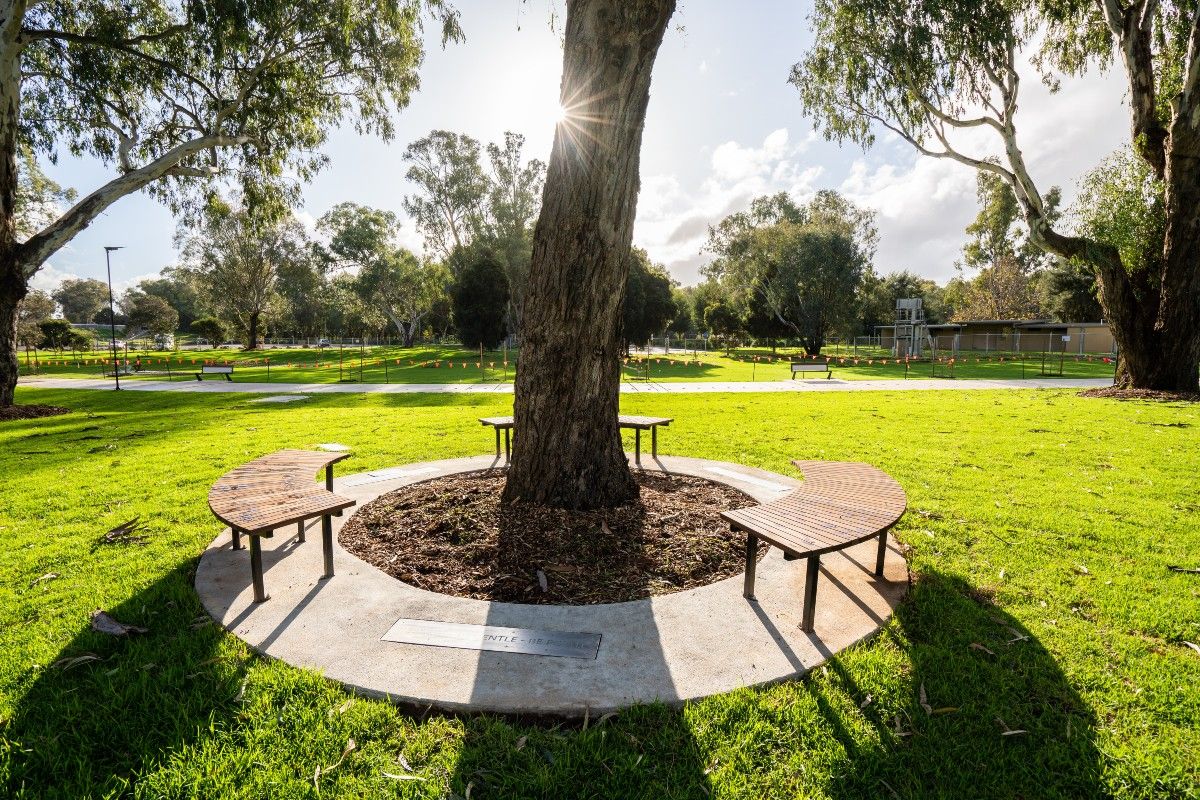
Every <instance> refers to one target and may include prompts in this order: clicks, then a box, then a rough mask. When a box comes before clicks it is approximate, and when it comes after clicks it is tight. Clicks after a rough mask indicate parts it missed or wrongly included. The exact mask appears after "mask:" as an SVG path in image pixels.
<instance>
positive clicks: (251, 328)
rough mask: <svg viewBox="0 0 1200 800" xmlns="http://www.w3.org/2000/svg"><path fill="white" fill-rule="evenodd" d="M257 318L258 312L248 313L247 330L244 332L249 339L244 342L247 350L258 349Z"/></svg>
mask: <svg viewBox="0 0 1200 800" xmlns="http://www.w3.org/2000/svg"><path fill="white" fill-rule="evenodd" d="M258 318H259V312H257V311H255V312H252V313H251V314H250V324H249V325H248V326H247V327H248V330H247V332H246V335H247V337H248V338H249V340H250V341H249V342H247V343H246V349H247V350H257V349H258Z"/></svg>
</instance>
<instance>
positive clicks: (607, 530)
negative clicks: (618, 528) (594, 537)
mask: <svg viewBox="0 0 1200 800" xmlns="http://www.w3.org/2000/svg"><path fill="white" fill-rule="evenodd" d="M600 532H601V533H603V534H604V535H605V536H612V529H611V528H609V527H608V523H607V522H605V521H604V520H600Z"/></svg>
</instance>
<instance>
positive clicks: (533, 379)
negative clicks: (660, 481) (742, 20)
mask: <svg viewBox="0 0 1200 800" xmlns="http://www.w3.org/2000/svg"><path fill="white" fill-rule="evenodd" d="M674 10H675V1H674V0H569V2H568V4H567V23H566V35H565V39H564V45H563V77H562V86H561V92H560V99H561V102H562V105H563V107H564V108H565V109H566V110H567V119H566V120H565V121H564V122H562V123H560V124H559V126H558V129H557V130H556V132H555V136H554V149H553V151H552V152H551V155H550V164H549V168H548V170H547V174H546V187H545V191H544V193H543V197H542V211H541V215H540V216H539V218H538V222H537V227H536V229H535V230H534V239H533V260H532V263H531V265H530V273H529V285H528V290H527V292H526V295H525V307H524V309H523V319H522V330H521V337H522V342H521V368H520V370H519V371H518V372H517V379H516V401H515V408H514V413H515V417H516V427H515V440H514V443H513V456H512V465H511V467H510V469H509V474H508V481H507V484H506V485H505V488H504V499H505V501H507V502H514V501H524V502H532V503H539V504H543V505H548V506H555V507H559V508H571V509H585V508H606V507H612V506H617V505H621V504H623V503H626V502H628V501H630V500H632V499H633V498H634V497H636V495H637V484H636V483H635V482H634V480H633V476H632V475H631V474H630V472H629V464H628V461H627V460H626V457H625V454H624V452H623V450H622V447H621V435H620V429H619V428H618V426H617V414H618V409H619V400H620V394H619V390H620V380H621V361H620V354H621V316H622V303H623V299H624V295H625V283H626V280H627V279H628V277H629V255H630V243H631V239H632V235H633V220H634V216H635V213H636V206H637V193H638V164H639V159H640V155H641V152H640V151H641V143H642V127H643V125H644V123H645V119H646V106H647V104H648V103H649V99H650V73H651V70H652V68H653V66H654V59H655V56H656V55H657V53H658V48H659V45H660V44H661V43H662V38H663V34H664V33H665V31H666V27H667V21H668V20H669V19H670V17H671V14H672V13H673V12H674Z"/></svg>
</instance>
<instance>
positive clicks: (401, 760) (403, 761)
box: [396, 753, 413, 772]
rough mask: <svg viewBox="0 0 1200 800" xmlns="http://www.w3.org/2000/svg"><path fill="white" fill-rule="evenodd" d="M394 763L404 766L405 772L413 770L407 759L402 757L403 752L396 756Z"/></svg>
mask: <svg viewBox="0 0 1200 800" xmlns="http://www.w3.org/2000/svg"><path fill="white" fill-rule="evenodd" d="M396 763H398V764H399V765H400V766H402V767H404V771H405V772H412V771H413V768H412V765H411V764H409V763H408V759H407V758H405V757H404V753H400V754H399V755H397V756H396Z"/></svg>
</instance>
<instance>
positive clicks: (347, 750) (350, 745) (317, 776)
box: [312, 739, 358, 790]
mask: <svg viewBox="0 0 1200 800" xmlns="http://www.w3.org/2000/svg"><path fill="white" fill-rule="evenodd" d="M357 747H358V745H357V744H355V743H354V740H353V739H348V740H347V741H346V746H345V747H343V748H342V755H341V758H339V759H338V760H337V761H336V762H335V763H334V764H331V765H330V766H328V767H325V768H324V769H321V765H320V764H318V765H317V768H316V770H315V771H314V772H313V779H312V780H313V786H315V787H317V789H318V790H319V789H320V786H318V783H319V782H320V780H321V776H322V775H328V774H329V773H330V772H333V771H334V770H335V769H337V768H338V767H340V766H341V765H342V762H343V761H345V760H346V756H348V755H350V754H351V753H352V752H354V749H355V748H357Z"/></svg>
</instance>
